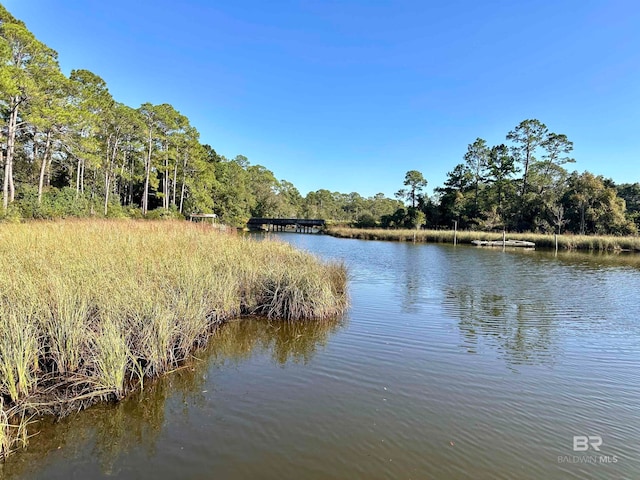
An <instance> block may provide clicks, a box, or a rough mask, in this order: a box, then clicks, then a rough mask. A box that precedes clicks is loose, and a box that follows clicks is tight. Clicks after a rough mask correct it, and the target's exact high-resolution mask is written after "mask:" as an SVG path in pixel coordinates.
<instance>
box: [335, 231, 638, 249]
mask: <svg viewBox="0 0 640 480" xmlns="http://www.w3.org/2000/svg"><path fill="white" fill-rule="evenodd" d="M327 233H328V234H329V235H333V236H335V237H340V238H357V239H362V240H391V241H400V242H412V241H416V242H424V243H453V237H454V232H453V230H383V229H357V228H335V227H334V228H330V229H328V231H327ZM507 239H511V240H525V241H529V242H534V243H535V244H536V247H538V248H555V237H554V236H553V235H543V234H536V233H507ZM472 240H502V233H496V232H472V231H458V232H457V242H458V243H471V241H472ZM558 248H560V249H564V250H596V251H621V250H628V251H636V252H640V237H638V236H634V237H615V236H604V235H558Z"/></svg>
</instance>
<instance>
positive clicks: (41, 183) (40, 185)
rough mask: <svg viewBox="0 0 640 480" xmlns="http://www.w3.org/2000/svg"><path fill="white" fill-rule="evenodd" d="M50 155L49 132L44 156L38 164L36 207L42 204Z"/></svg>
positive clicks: (48, 132)
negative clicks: (38, 176)
mask: <svg viewBox="0 0 640 480" xmlns="http://www.w3.org/2000/svg"><path fill="white" fill-rule="evenodd" d="M50 155H51V130H49V131H47V142H46V144H45V147H44V155H43V157H42V163H41V164H40V179H39V180H38V205H40V204H41V203H42V190H43V188H44V176H45V172H46V171H47V165H48V162H49V156H50Z"/></svg>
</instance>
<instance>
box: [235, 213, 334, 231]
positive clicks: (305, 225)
mask: <svg viewBox="0 0 640 480" xmlns="http://www.w3.org/2000/svg"><path fill="white" fill-rule="evenodd" d="M287 227H289V228H290V229H293V230H294V231H295V232H297V233H313V229H314V228H315V229H323V228H324V227H325V221H324V219H321V218H259V217H252V218H250V219H249V221H248V222H247V228H248V229H249V230H267V231H269V232H284V231H285V230H286V229H287Z"/></svg>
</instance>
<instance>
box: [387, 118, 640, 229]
mask: <svg viewBox="0 0 640 480" xmlns="http://www.w3.org/2000/svg"><path fill="white" fill-rule="evenodd" d="M505 140H506V143H502V144H500V145H494V146H489V145H488V144H487V142H486V141H485V140H484V139H482V138H477V139H476V140H475V141H474V142H473V143H471V144H469V145H468V147H467V151H466V153H465V154H464V156H463V162H461V163H459V164H457V165H456V166H455V167H454V168H453V170H451V171H450V172H449V173H448V174H447V179H446V181H445V182H444V185H443V186H440V187H437V188H435V189H434V191H435V195H434V196H433V197H428V196H426V195H423V194H422V193H421V191H422V189H423V188H424V187H425V186H426V185H427V181H426V180H425V179H424V177H423V175H422V174H421V173H420V172H419V171H416V170H412V171H409V172H407V174H406V177H405V182H404V185H405V186H407V187H408V188H406V189H401V190H400V191H398V192H397V193H396V196H397V197H398V198H399V199H403V200H405V201H408V202H409V203H410V206H409V207H407V208H401V209H399V210H397V211H396V212H394V214H393V215H391V216H390V217H384V218H382V219H381V222H380V223H381V225H382V226H385V227H392V228H393V227H395V228H417V227H420V226H423V227H429V228H451V226H452V225H455V224H457V226H458V227H459V228H463V229H478V230H503V229H505V230H509V231H530V232H547V233H550V232H555V233H564V232H569V233H576V234H609V235H633V234H637V233H638V228H640V183H625V184H619V185H616V184H615V183H614V182H613V181H612V180H610V179H606V178H604V177H602V176H599V175H594V174H593V173H590V172H586V171H585V172H583V173H578V172H577V171H573V172H569V170H567V168H566V166H567V165H568V164H571V163H574V162H575V159H573V158H572V157H571V156H570V154H571V152H572V150H573V143H572V142H571V141H570V140H569V139H568V138H567V136H566V135H564V134H557V133H554V132H551V131H549V129H548V128H547V126H546V125H545V124H544V123H542V122H541V121H539V120H537V119H528V120H523V121H522V122H520V123H519V124H518V125H517V126H516V127H515V128H514V129H513V130H511V131H510V132H508V133H507V135H506V138H505Z"/></svg>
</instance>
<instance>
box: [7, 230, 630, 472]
mask: <svg viewBox="0 0 640 480" xmlns="http://www.w3.org/2000/svg"><path fill="white" fill-rule="evenodd" d="M280 238H282V239H283V240H285V241H289V242H292V243H294V244H296V245H297V246H299V247H301V248H303V249H306V250H309V251H311V252H314V253H316V254H318V255H320V256H322V257H324V258H334V259H343V260H344V261H345V263H346V264H347V265H348V267H349V269H350V273H351V284H350V295H351V304H352V306H351V309H350V310H349V312H348V313H347V314H346V315H345V317H344V318H341V319H336V320H335V321H332V322H328V323H324V324H318V323H308V324H302V325H284V324H281V323H278V322H272V323H268V322H266V321H259V320H242V321H238V322H232V323H231V324H229V325H227V326H226V327H225V328H224V329H223V330H222V331H221V332H220V333H219V334H218V335H217V337H215V338H214V340H213V342H212V344H211V346H210V347H209V349H208V350H207V351H206V352H202V353H201V354H200V355H199V360H197V361H195V362H194V363H193V364H192V365H190V366H189V368H185V369H183V370H181V371H179V372H176V373H175V374H173V375H170V376H168V377H166V378H164V379H162V380H160V381H157V382H154V383H152V384H151V385H147V386H146V387H145V390H144V391H143V392H142V393H140V394H136V395H134V396H133V397H131V398H130V399H128V400H126V401H124V402H122V403H121V404H119V405H117V406H99V407H96V408H92V409H90V410H89V411H86V412H81V413H79V414H77V415H74V416H72V417H70V418H66V419H64V420H62V421H61V422H59V423H57V424H54V425H50V424H48V423H47V424H46V425H42V426H41V433H40V434H39V435H38V436H36V437H34V438H33V439H32V440H31V445H30V447H29V448H28V449H27V450H26V451H24V452H21V453H19V454H17V455H16V456H14V457H12V458H11V459H10V460H9V461H8V462H7V463H6V464H5V465H4V466H1V465H0V477H5V478H8V479H19V478H20V479H21V478H37V479H44V478H46V479H67V478H78V479H85V478H153V479H156V478H157V479H168V478H194V479H195V478H223V479H252V478H256V479H327V478H335V479H360V478H362V479H471V478H473V479H556V478H557V479H565V478H566V479H595V478H599V479H613V478H629V479H635V478H640V318H639V317H640V299H639V298H638V292H640V262H639V261H638V259H637V258H621V257H620V256H602V255H600V256H596V255H585V254H559V255H558V256H557V257H555V256H554V255H553V253H544V252H534V251H517V250H511V251H510V250H507V251H501V250H499V249H476V248H472V247H465V246H458V247H455V248H454V247H452V246H441V245H413V244H403V243H392V242H389V243H385V242H365V241H358V240H339V239H335V238H331V237H328V236H320V235H296V234H282V235H280ZM589 435H591V436H600V437H601V439H602V444H601V445H600V446H599V449H600V450H599V451H595V450H593V449H590V450H588V451H574V449H573V446H574V444H573V441H574V436H589ZM594 442H595V444H596V446H597V444H598V441H597V440H594ZM578 443H579V446H580V440H579V439H578Z"/></svg>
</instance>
